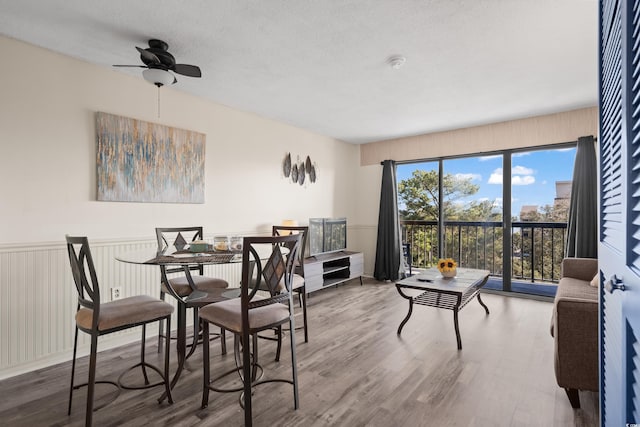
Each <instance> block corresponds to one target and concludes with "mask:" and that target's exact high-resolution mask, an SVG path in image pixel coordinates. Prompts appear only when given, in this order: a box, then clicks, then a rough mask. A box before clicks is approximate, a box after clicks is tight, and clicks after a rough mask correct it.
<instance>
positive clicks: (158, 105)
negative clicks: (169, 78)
mask: <svg viewBox="0 0 640 427" xmlns="http://www.w3.org/2000/svg"><path fill="white" fill-rule="evenodd" d="M158 118H160V86H158Z"/></svg>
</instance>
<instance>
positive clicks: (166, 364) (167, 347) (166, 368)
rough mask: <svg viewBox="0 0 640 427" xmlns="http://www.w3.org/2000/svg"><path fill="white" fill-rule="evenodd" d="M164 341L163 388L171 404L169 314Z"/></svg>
mask: <svg viewBox="0 0 640 427" xmlns="http://www.w3.org/2000/svg"><path fill="white" fill-rule="evenodd" d="M164 343H165V349H164V390H165V393H166V394H167V401H168V402H169V404H173V397H172V396H171V384H170V382H171V379H170V378H169V355H170V354H171V315H169V316H167V333H166V335H165V340H164Z"/></svg>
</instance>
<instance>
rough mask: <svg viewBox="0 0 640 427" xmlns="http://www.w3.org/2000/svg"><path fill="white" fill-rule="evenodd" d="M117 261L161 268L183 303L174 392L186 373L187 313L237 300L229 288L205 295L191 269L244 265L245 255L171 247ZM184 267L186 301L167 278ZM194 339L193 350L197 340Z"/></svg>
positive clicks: (179, 321)
mask: <svg viewBox="0 0 640 427" xmlns="http://www.w3.org/2000/svg"><path fill="white" fill-rule="evenodd" d="M116 259H117V260H118V261H122V262H125V263H130V264H139V265H154V266H160V272H161V280H162V283H164V284H165V286H166V288H167V290H168V291H169V293H171V294H172V296H173V297H175V298H176V299H178V300H181V301H182V303H180V304H178V311H177V315H178V326H177V337H176V338H177V340H176V350H177V354H178V366H177V368H176V372H175V374H174V376H173V378H172V380H171V388H173V387H174V386H175V385H176V383H177V382H178V379H179V378H180V374H181V373H182V370H183V369H184V364H185V360H186V358H187V331H186V329H187V316H186V311H187V309H188V308H199V307H203V306H205V305H207V304H211V303H215V302H219V301H222V300H225V299H228V298H229V297H230V296H234V295H236V294H237V293H233V292H229V289H228V288H221V289H219V290H218V289H216V290H214V291H212V292H203V291H200V290H197V289H196V286H195V284H194V282H193V278H192V275H191V270H190V268H189V267H192V266H193V265H211V264H227V263H241V262H242V253H239V252H214V251H205V252H196V253H192V252H190V251H188V250H176V249H175V248H174V247H169V248H167V250H165V251H164V252H158V251H153V250H146V251H145V250H142V251H134V252H127V253H124V254H120V255H117V256H116ZM169 266H171V267H176V266H179V267H182V269H183V271H184V274H185V276H186V278H187V281H188V283H189V285H190V286H191V289H193V291H192V292H191V293H190V294H189V295H188V296H186V297H181V296H179V295H178V294H177V293H176V292H175V291H174V289H173V288H172V287H171V285H170V284H169V281H168V280H167V275H166V274H165V268H166V267H169ZM196 339H197V337H195V339H194V346H195V340H196ZM221 339H222V340H224V336H221ZM222 348H223V352H224V349H225V348H226V346H225V344H224V343H223V344H222ZM164 398H165V396H164V395H163V396H162V397H161V398H160V401H162V400H164Z"/></svg>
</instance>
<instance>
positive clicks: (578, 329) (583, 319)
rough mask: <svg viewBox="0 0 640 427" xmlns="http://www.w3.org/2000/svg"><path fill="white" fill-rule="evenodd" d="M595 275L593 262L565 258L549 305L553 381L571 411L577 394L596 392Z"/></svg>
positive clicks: (575, 406)
mask: <svg viewBox="0 0 640 427" xmlns="http://www.w3.org/2000/svg"><path fill="white" fill-rule="evenodd" d="M597 271H598V260H597V259H591V258H565V259H564V260H563V261H562V272H561V279H560V282H559V284H558V292H557V293H556V297H555V300H554V303H553V315H552V318H551V335H552V336H553V339H554V344H555V345H554V348H555V363H554V367H555V372H556V380H557V382H558V385H559V386H560V387H562V388H564V389H565V392H566V393H567V397H568V398H569V402H570V403H571V406H572V407H573V408H579V407H580V396H579V395H578V390H591V391H598V287H594V286H591V285H590V282H591V280H592V279H593V277H594V276H595V274H596V272H597Z"/></svg>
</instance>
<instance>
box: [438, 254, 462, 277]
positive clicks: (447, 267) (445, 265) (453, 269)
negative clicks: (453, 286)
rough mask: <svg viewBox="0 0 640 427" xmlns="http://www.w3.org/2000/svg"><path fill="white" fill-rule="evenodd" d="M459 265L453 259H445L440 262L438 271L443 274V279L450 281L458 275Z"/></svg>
mask: <svg viewBox="0 0 640 427" xmlns="http://www.w3.org/2000/svg"><path fill="white" fill-rule="evenodd" d="M457 267H458V264H456V261H455V260H454V259H453V258H445V259H440V260H438V270H440V273H441V274H442V277H445V278H447V279H450V278H452V277H456V274H457V273H458V270H457Z"/></svg>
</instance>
